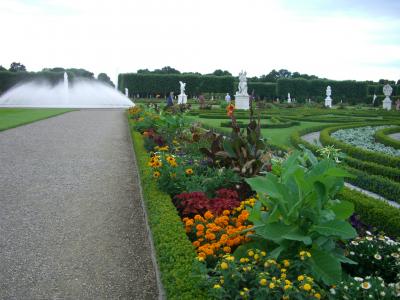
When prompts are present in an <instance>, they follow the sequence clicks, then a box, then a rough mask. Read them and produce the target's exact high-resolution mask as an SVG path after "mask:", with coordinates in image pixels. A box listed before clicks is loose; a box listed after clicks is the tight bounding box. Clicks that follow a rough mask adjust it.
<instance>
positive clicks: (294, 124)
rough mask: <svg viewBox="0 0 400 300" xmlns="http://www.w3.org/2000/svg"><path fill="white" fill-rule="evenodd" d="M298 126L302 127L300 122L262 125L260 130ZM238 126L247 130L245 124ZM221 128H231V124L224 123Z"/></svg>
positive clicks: (241, 123) (239, 123) (240, 123)
mask: <svg viewBox="0 0 400 300" xmlns="http://www.w3.org/2000/svg"><path fill="white" fill-rule="evenodd" d="M296 125H300V122H296V121H292V122H281V123H275V124H260V128H288V127H292V126H296ZM238 126H239V127H240V128H246V127H247V124H244V123H243V122H238ZM221 127H231V122H222V123H221Z"/></svg>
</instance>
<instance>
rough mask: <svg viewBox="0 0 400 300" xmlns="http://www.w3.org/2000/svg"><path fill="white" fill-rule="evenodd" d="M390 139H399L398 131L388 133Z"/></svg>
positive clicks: (399, 133)
mask: <svg viewBox="0 0 400 300" xmlns="http://www.w3.org/2000/svg"><path fill="white" fill-rule="evenodd" d="M389 136H390V137H391V138H392V139H395V140H398V141H400V132H397V133H392V134H389Z"/></svg>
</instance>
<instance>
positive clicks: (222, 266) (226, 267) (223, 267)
mask: <svg viewBox="0 0 400 300" xmlns="http://www.w3.org/2000/svg"><path fill="white" fill-rule="evenodd" d="M228 268H229V265H228V264H227V263H226V262H222V263H221V269H222V270H226V269H228Z"/></svg>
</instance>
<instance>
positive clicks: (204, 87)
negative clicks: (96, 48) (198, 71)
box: [118, 73, 234, 96]
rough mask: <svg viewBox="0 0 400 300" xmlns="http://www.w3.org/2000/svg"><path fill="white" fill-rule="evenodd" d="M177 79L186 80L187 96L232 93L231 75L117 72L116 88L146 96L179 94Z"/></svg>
mask: <svg viewBox="0 0 400 300" xmlns="http://www.w3.org/2000/svg"><path fill="white" fill-rule="evenodd" d="M179 81H183V82H186V84H187V85H186V87H187V89H186V91H185V92H186V94H188V95H189V96H192V95H200V94H201V93H207V92H209V93H212V92H216V93H231V94H232V93H233V88H234V85H233V82H234V78H233V77H231V76H214V75H192V74H167V75H165V74H137V73H128V74H119V76H118V88H119V90H121V91H122V90H124V89H125V88H128V89H129V91H132V93H134V94H137V93H139V94H141V95H144V96H147V95H149V94H152V95H155V94H160V95H162V96H165V95H167V94H169V92H174V93H175V94H179V93H180V90H179Z"/></svg>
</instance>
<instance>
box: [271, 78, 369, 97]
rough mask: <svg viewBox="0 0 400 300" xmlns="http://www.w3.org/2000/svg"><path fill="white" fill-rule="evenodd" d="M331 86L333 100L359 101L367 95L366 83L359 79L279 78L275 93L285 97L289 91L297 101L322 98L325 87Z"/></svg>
mask: <svg viewBox="0 0 400 300" xmlns="http://www.w3.org/2000/svg"><path fill="white" fill-rule="evenodd" d="M328 85H330V86H331V88H332V98H333V100H334V101H335V100H336V101H340V100H343V102H352V103H361V102H363V101H365V99H366V96H367V84H366V83H365V82H361V81H351V80H346V81H333V80H321V79H318V80H305V79H279V80H278V82H277V94H278V96H279V97H281V98H286V97H287V94H288V93H290V95H291V97H292V98H296V99H297V101H300V100H303V99H305V98H307V99H308V98H312V99H317V100H319V99H320V100H322V99H323V98H325V92H326V87H327V86H328Z"/></svg>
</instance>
